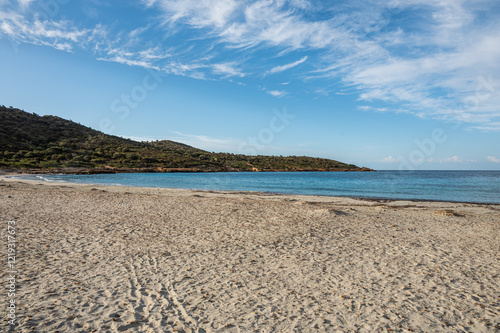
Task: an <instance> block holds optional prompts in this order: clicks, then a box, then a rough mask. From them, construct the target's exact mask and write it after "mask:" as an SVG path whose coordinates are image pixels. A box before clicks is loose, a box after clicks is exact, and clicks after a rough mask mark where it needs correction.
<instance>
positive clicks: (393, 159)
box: [380, 156, 399, 163]
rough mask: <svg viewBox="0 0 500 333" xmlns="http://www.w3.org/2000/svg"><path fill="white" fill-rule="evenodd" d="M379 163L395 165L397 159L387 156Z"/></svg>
mask: <svg viewBox="0 0 500 333" xmlns="http://www.w3.org/2000/svg"><path fill="white" fill-rule="evenodd" d="M380 162H382V163H396V162H399V158H394V157H392V156H387V157H386V158H383V159H381V160H380Z"/></svg>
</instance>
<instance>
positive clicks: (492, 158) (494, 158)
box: [487, 156, 500, 163]
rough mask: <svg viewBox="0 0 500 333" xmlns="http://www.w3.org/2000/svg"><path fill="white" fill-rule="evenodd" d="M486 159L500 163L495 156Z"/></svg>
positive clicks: (499, 159)
mask: <svg viewBox="0 0 500 333" xmlns="http://www.w3.org/2000/svg"><path fill="white" fill-rule="evenodd" d="M487 159H488V161H490V162H493V163H500V158H496V157H495V156H488V157H487Z"/></svg>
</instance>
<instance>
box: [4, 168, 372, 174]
mask: <svg viewBox="0 0 500 333" xmlns="http://www.w3.org/2000/svg"><path fill="white" fill-rule="evenodd" d="M0 172H4V173H20V174H67V175H96V174H113V173H148V172H150V173H173V172H193V173H195V172H196V173H203V172H376V170H373V169H370V168H365V167H363V168H355V169H352V168H351V169H344V168H336V169H298V170H285V169H262V170H259V169H258V170H251V169H245V170H238V169H228V170H219V169H204V168H156V167H155V168H112V167H109V168H79V167H66V168H52V169H14V168H4V169H0Z"/></svg>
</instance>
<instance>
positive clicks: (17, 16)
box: [0, 0, 500, 131]
mask: <svg viewBox="0 0 500 333" xmlns="http://www.w3.org/2000/svg"><path fill="white" fill-rule="evenodd" d="M30 3H31V1H28V0H22V1H19V2H18V3H17V5H16V6H14V5H8V4H6V2H0V37H4V38H9V39H10V40H12V41H14V42H16V43H31V44H35V45H46V46H50V47H53V48H56V49H59V50H63V51H68V52H74V50H75V49H84V50H87V51H89V52H94V53H95V54H96V59H99V60H103V61H113V62H118V63H122V64H125V65H129V66H139V67H144V68H149V69H156V70H159V71H163V72H166V73H170V74H174V75H183V76H188V77H192V78H197V79H231V78H234V77H238V78H240V79H245V80H252V79H256V78H260V79H269V80H271V79H272V78H271V76H273V77H274V76H277V77H278V76H279V77H280V80H282V81H281V82H288V80H289V78H287V77H286V75H289V73H288V72H287V71H289V70H290V69H292V68H295V70H294V71H293V74H294V75H295V76H296V77H299V78H301V79H304V83H307V84H308V85H310V86H311V87H309V88H308V90H309V91H313V92H317V94H322V93H324V92H325V90H324V86H325V82H326V84H327V85H328V84H330V83H332V82H333V83H340V84H341V85H343V88H345V89H348V90H349V91H352V92H353V93H355V94H357V96H358V100H359V103H360V107H363V108H365V109H366V111H368V112H372V111H373V110H375V111H376V110H384V112H406V113H410V114H414V115H415V116H418V117H421V118H434V119H440V120H443V121H453V122H461V123H464V124H465V125H466V126H467V127H468V128H470V129H475V130H481V131H499V130H500V107H499V105H500V26H499V25H498V23H497V22H498V16H499V15H500V13H499V9H498V7H495V6H493V4H492V2H491V1H487V0H461V1H454V0H442V1H438V2H436V1H432V0H409V1H395V2H390V3H385V2H377V1H369V5H367V4H366V1H361V0H353V1H347V0H341V1H339V2H338V3H336V4H335V5H331V6H328V5H325V4H321V3H315V5H313V4H312V3H311V2H310V1H307V0H293V1H292V0H279V1H270V0H250V1H244V2H243V1H236V0H143V1H142V8H143V10H144V11H145V13H148V14H149V15H151V17H152V18H154V19H152V20H148V23H147V24H145V25H143V26H140V25H139V26H134V27H131V28H130V27H125V25H124V26H119V27H118V28H115V29H112V28H111V27H106V26H104V25H96V26H95V27H86V28H80V27H79V25H78V24H76V23H75V22H72V21H70V20H69V19H66V20H55V19H53V20H43V19H41V16H40V15H39V14H37V13H36V12H30V8H31V7H36V6H35V5H34V4H33V3H31V4H30ZM401 17H403V18H405V20H404V23H401V21H399V20H400V18H401ZM152 30H154V31H155V32H154V33H150V32H151V31H152ZM158 32H162V34H163V37H162V38H158ZM299 57H300V58H299ZM294 58H295V59H298V60H295V61H292V62H290V61H291V60H292V59H294ZM269 59H273V62H276V64H277V65H276V66H274V67H273V68H271V69H268V68H269V67H268V64H269V62H270V61H269ZM306 61H307V68H306V66H300V65H301V64H303V63H305V62H306ZM279 63H282V64H281V65H278V64H279ZM283 63H284V64H283ZM260 73H264V74H260ZM490 76H491V77H490ZM485 82H486V84H485ZM266 92H267V93H269V94H271V95H273V96H276V97H283V96H285V95H286V94H287V92H286V91H281V90H270V91H268V90H266ZM381 104H382V105H381Z"/></svg>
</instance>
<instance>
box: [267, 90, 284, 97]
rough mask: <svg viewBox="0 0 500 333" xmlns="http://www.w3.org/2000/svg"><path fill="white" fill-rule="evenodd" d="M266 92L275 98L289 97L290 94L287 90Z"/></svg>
mask: <svg viewBox="0 0 500 333" xmlns="http://www.w3.org/2000/svg"><path fill="white" fill-rule="evenodd" d="M266 92H267V93H268V94H270V95H273V96H274V97H284V96H286V95H288V92H287V91H285V90H266Z"/></svg>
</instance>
